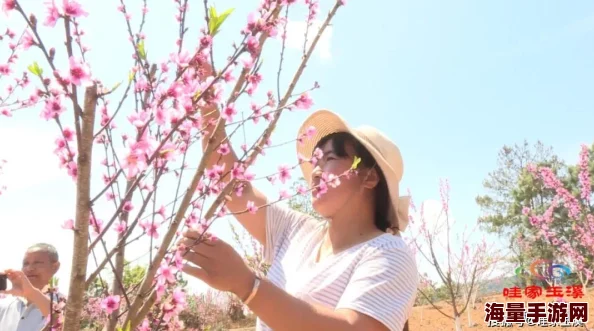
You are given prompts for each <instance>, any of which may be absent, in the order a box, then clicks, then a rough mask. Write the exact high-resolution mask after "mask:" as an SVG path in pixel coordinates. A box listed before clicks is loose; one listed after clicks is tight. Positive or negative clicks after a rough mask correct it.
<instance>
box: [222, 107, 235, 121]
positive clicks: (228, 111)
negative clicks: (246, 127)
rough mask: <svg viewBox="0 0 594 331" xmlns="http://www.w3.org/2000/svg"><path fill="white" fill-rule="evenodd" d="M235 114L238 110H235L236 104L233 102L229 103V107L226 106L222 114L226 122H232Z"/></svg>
mask: <svg viewBox="0 0 594 331" xmlns="http://www.w3.org/2000/svg"><path fill="white" fill-rule="evenodd" d="M235 114H237V110H235V105H234V104H233V103H230V104H228V105H227V107H225V109H224V110H223V114H221V116H222V117H223V119H224V120H225V121H226V122H232V121H233V115H235Z"/></svg>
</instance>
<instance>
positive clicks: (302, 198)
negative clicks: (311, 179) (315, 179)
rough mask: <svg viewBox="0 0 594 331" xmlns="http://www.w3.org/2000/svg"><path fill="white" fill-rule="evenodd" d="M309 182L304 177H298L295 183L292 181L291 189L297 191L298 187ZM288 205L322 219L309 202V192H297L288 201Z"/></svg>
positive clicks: (304, 185) (305, 185)
mask: <svg viewBox="0 0 594 331" xmlns="http://www.w3.org/2000/svg"><path fill="white" fill-rule="evenodd" d="M308 186H309V184H308V183H307V181H306V180H305V178H303V177H300V178H299V179H298V180H297V181H295V183H293V186H292V189H293V190H294V191H297V190H298V189H299V188H300V187H305V188H306V187H308ZM288 203H289V207H291V208H292V209H294V210H297V211H300V212H302V213H304V214H307V215H310V216H312V217H315V218H317V219H322V218H323V217H322V216H321V215H320V214H318V213H317V212H316V210H315V209H314V208H313V205H312V204H311V195H310V194H298V195H295V196H293V197H292V198H290V199H289V201H288Z"/></svg>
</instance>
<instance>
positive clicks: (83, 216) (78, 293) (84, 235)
mask: <svg viewBox="0 0 594 331" xmlns="http://www.w3.org/2000/svg"><path fill="white" fill-rule="evenodd" d="M96 106H97V85H93V86H91V87H88V88H87V89H86V91H85V104H84V111H83V112H82V115H81V117H82V128H81V136H80V137H78V141H79V146H78V157H77V162H76V164H77V171H78V176H77V181H76V217H75V225H74V227H75V229H74V245H73V248H72V252H73V254H72V271H71V272H70V287H69V291H68V301H67V304H66V307H65V312H64V331H79V330H80V316H81V312H82V309H83V304H84V302H83V295H84V293H85V290H86V288H85V281H86V275H87V261H88V257H89V252H88V250H89V246H88V245H89V219H90V212H91V205H90V203H91V166H92V155H93V135H94V124H95V109H96ZM74 108H75V109H74V111H75V116H79V113H78V112H80V109H77V108H78V107H77V106H75V107H74Z"/></svg>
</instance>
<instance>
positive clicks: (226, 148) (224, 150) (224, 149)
mask: <svg viewBox="0 0 594 331" xmlns="http://www.w3.org/2000/svg"><path fill="white" fill-rule="evenodd" d="M230 151H231V149H230V148H229V144H221V146H219V149H218V151H217V152H218V153H219V154H221V155H227V154H229V152H230Z"/></svg>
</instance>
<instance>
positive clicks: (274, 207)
mask: <svg viewBox="0 0 594 331" xmlns="http://www.w3.org/2000/svg"><path fill="white" fill-rule="evenodd" d="M310 218H311V217H310V216H309V215H306V214H303V213H301V212H298V211H296V210H293V209H291V208H289V207H287V206H283V205H281V204H279V203H272V204H270V205H269V206H267V207H266V245H265V247H264V260H265V261H266V262H267V263H272V262H273V261H274V259H275V257H276V255H277V253H278V251H279V250H280V248H281V247H282V245H283V244H284V243H285V242H287V241H290V240H291V237H293V236H294V234H295V232H296V231H297V230H298V229H299V228H301V225H303V224H304V223H305V222H306V221H307V220H308V219H310Z"/></svg>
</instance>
